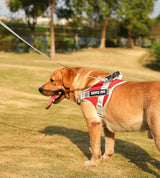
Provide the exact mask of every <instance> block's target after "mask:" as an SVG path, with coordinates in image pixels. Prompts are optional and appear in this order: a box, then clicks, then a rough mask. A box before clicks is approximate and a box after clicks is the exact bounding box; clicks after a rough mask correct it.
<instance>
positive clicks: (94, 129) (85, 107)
mask: <svg viewBox="0 0 160 178" xmlns="http://www.w3.org/2000/svg"><path fill="white" fill-rule="evenodd" d="M81 108H82V112H83V115H84V117H85V119H86V121H87V126H88V129H89V134H90V144H91V147H92V158H91V160H89V161H86V162H85V165H86V166H97V165H98V163H99V161H100V158H101V150H100V147H101V128H102V126H101V120H100V118H99V117H98V115H97V112H96V110H95V108H94V106H93V105H92V104H90V103H88V102H82V103H81Z"/></svg>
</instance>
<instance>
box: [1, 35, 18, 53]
mask: <svg viewBox="0 0 160 178" xmlns="http://www.w3.org/2000/svg"><path fill="white" fill-rule="evenodd" d="M0 44H1V45H0V51H5V52H10V51H12V50H13V48H14V47H15V44H14V43H13V41H12V40H11V39H7V38H3V39H0Z"/></svg>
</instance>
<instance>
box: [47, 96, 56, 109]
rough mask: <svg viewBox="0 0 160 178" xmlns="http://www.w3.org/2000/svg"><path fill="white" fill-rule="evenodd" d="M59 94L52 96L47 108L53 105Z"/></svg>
mask: <svg viewBox="0 0 160 178" xmlns="http://www.w3.org/2000/svg"><path fill="white" fill-rule="evenodd" d="M57 96H59V95H54V96H52V97H51V99H50V100H49V103H48V105H47V107H46V109H49V108H50V107H51V105H52V102H53V101H54V100H55V99H56V98H57Z"/></svg>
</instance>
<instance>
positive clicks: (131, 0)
mask: <svg viewBox="0 0 160 178" xmlns="http://www.w3.org/2000/svg"><path fill="white" fill-rule="evenodd" d="M155 1H156V0H143V1H142V0H121V3H120V8H119V12H118V14H119V16H120V17H121V20H122V23H123V24H125V27H126V29H127V30H128V34H127V35H128V40H127V46H128V47H129V48H131V47H132V37H133V36H134V35H137V34H140V33H141V34H142V35H143V34H144V33H148V31H149V27H150V23H148V22H149V17H148V15H149V14H150V13H151V12H152V11H153V5H154V2H155Z"/></svg>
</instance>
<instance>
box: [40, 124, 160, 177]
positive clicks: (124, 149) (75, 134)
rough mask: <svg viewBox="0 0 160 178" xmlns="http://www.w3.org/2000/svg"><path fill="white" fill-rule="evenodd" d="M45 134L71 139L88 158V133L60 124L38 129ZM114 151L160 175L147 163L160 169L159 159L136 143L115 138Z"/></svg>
mask: <svg viewBox="0 0 160 178" xmlns="http://www.w3.org/2000/svg"><path fill="white" fill-rule="evenodd" d="M40 133H43V134H45V135H56V134H58V135H61V136H64V137H66V138H68V139H70V140H71V141H72V143H73V144H75V145H77V146H78V148H79V149H80V150H81V151H82V152H83V154H84V155H85V156H86V157H88V158H90V157H91V153H90V151H89V147H90V144H89V133H88V132H83V131H80V130H75V129H69V128H65V127H60V126H48V127H46V128H45V129H44V130H42V131H40ZM102 147H103V149H102V150H103V151H104V138H102ZM115 152H116V153H118V154H121V155H122V156H124V157H125V158H126V159H128V161H130V162H132V163H134V164H135V165H136V166H138V167H139V168H140V169H142V170H143V171H145V172H148V173H150V174H152V175H155V176H156V177H160V174H157V173H156V172H155V171H154V170H152V169H150V168H149V167H148V165H147V164H148V163H149V164H151V165H152V166H153V167H155V168H157V169H159V170H160V161H158V160H156V159H154V158H152V157H151V156H150V155H149V154H148V153H147V152H146V151H145V150H143V149H142V148H140V147H139V146H137V145H136V144H133V143H130V142H127V141H123V140H119V139H116V143H115Z"/></svg>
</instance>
